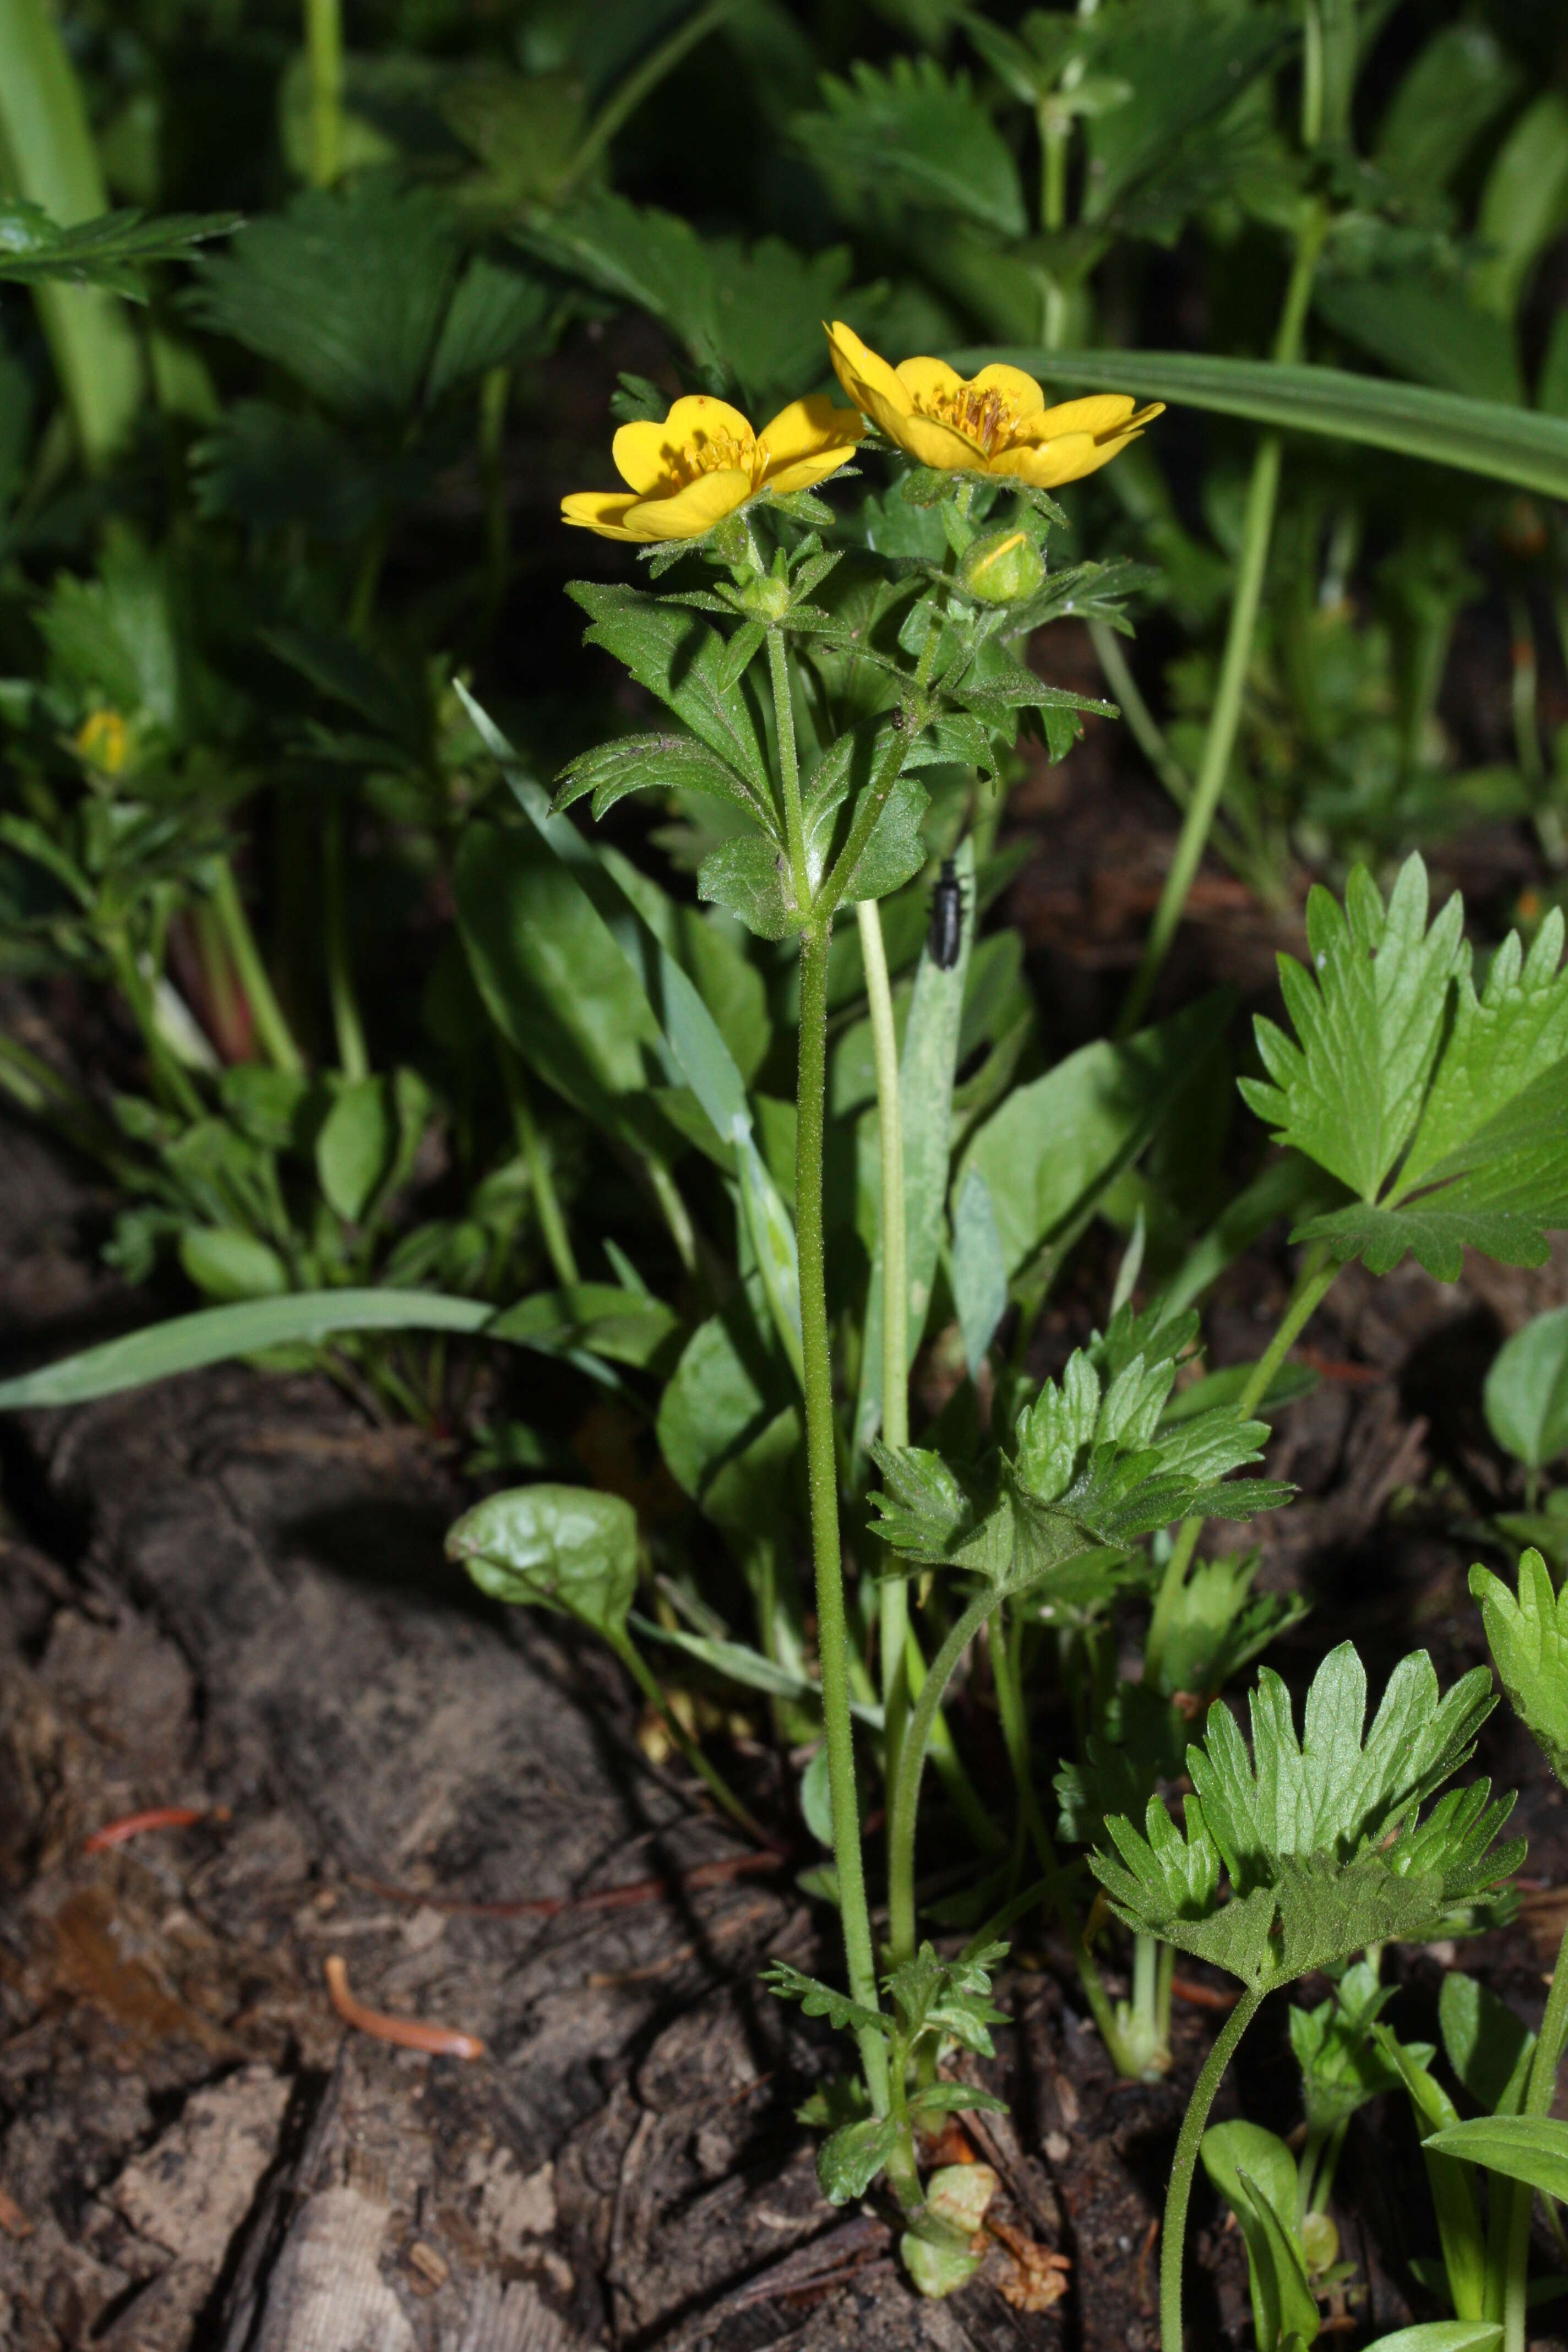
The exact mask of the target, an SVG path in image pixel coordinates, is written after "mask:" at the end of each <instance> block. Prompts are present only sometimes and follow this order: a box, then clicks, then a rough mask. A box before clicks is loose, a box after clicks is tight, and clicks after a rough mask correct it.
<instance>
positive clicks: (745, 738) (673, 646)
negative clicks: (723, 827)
mask: <svg viewBox="0 0 1568 2352" xmlns="http://www.w3.org/2000/svg"><path fill="white" fill-rule="evenodd" d="M566 593H567V594H568V595H569V596H571V597H572V598H573V600H574V602H575V603H576V604H581V606H582V607H583V610H584V612H585V613H586V614H588V615H589V618H590V620H591V621H592V624H593V625H592V627H591V628H589V629H588V630H587V631H586V632H585V633H584V642H585V643H586V644H588V645H591V646H603V647H604V648H605V652H606V653H610V654H613V655H614V656H615V657H616V660H617V661H618V662H620V663H622V664H624V666H625V667H626V668H627V669H628V670H629V671H630V672H631V674H632V676H633V677H635V678H636V680H637V684H638V685H639V686H642V687H646V688H647V691H648V692H649V693H650V694H654V695H657V696H658V699H659V700H660V701H661V702H663V703H666V704H667V705H668V708H669V709H671V710H673V711H674V713H675V715H676V717H677V718H678V719H681V720H683V721H684V722H685V724H686V725H687V726H688V727H689V728H690V730H691V731H692V733H693V734H694V735H696V736H698V737H699V738H700V740H701V741H702V742H704V743H706V744H707V746H708V748H709V750H710V751H714V752H716V753H717V754H718V756H719V758H720V759H721V761H723V762H724V764H725V765H726V766H727V767H730V768H732V769H734V771H735V772H736V773H737V774H738V775H739V776H740V777H741V778H742V781H743V782H745V783H746V784H747V785H748V786H749V787H750V789H751V790H752V793H754V794H755V796H756V799H757V802H758V803H759V805H760V806H761V807H763V808H765V809H768V810H770V811H771V809H772V807H773V792H772V788H771V786H770V783H769V781H768V771H767V763H766V761H764V759H763V749H762V742H761V739H760V737H759V734H758V730H757V723H756V719H755V718H754V717H753V715H752V707H751V704H750V703H749V702H748V701H747V699H746V697H745V692H744V689H743V688H742V686H741V685H739V684H738V683H735V682H733V681H731V683H730V684H728V685H726V684H724V683H723V677H722V672H723V663H724V656H725V650H726V649H725V644H724V640H723V638H722V637H721V636H720V635H719V634H718V632H717V631H716V630H714V629H711V628H710V627H709V625H708V624H707V623H706V622H705V621H700V620H694V619H692V618H691V617H690V616H689V615H688V614H685V613H683V612H681V611H680V610H679V608H678V607H676V606H674V605H670V604H661V603H660V602H659V601H658V599H657V598H655V597H652V596H645V595H643V594H641V593H639V592H638V591H637V589H635V588H625V587H619V586H616V587H610V586H601V585H599V584H597V583H595V582H593V581H587V580H576V581H574V582H573V583H572V584H571V586H570V587H569V588H568V590H567V592H566ZM779 837H781V838H782V835H780V836H779Z"/></svg>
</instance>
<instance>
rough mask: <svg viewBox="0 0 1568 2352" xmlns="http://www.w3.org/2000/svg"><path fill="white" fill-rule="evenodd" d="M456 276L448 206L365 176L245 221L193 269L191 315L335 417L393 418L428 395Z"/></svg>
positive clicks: (422, 192) (454, 233)
mask: <svg viewBox="0 0 1568 2352" xmlns="http://www.w3.org/2000/svg"><path fill="white" fill-rule="evenodd" d="M457 268H458V223H457V220H456V218H455V216H454V215H453V212H452V210H451V207H450V206H449V205H446V204H445V203H443V201H442V199H441V198H440V197H439V196H438V195H437V194H436V193H435V191H434V190H433V189H430V188H399V187H398V186H396V185H395V183H393V182H391V181H390V180H389V179H387V178H386V177H385V176H384V174H381V173H362V174H361V175H359V176H358V177H356V178H354V179H353V180H351V181H348V182H347V183H345V184H344V185H343V186H342V187H341V188H336V189H331V190H329V189H325V188H310V189H307V190H306V191H305V192H304V194H301V195H298V196H296V197H295V198H294V200H293V201H292V203H291V204H290V205H289V208H288V210H287V211H286V212H283V213H279V214H274V215H268V217H266V218H264V219H261V220H257V221H253V222H251V223H250V225H249V226H247V227H246V228H244V229H242V230H241V231H240V233H239V235H238V236H237V237H236V238H235V240H234V243H233V245H232V246H231V247H230V248H229V250H228V252H227V253H226V254H224V255H222V256H221V257H218V258H216V259H215V260H209V261H204V262H203V263H202V264H201V276H200V282H199V283H198V285H197V286H196V287H195V288H194V289H192V292H191V294H190V297H189V308H190V309H191V310H192V312H193V313H194V315H195V318H196V319H197V320H199V322H200V323H201V324H202V325H203V326H204V327H206V328H209V329H210V330H211V331H213V332H214V333H216V334H222V335H231V336H232V337H233V338H234V340H235V341H237V342H239V343H243V344H244V345H245V347H246V349H247V351H251V352H257V353H258V356H259V357H261V358H262V359H268V360H275V361H276V362H278V364H279V366H280V367H282V368H285V369H287V371H288V372H289V374H290V375H291V376H293V377H294V379H295V381H296V382H297V383H301V384H303V385H304V387H305V389H306V390H307V392H310V393H311V394H314V395H315V397H316V398H317V399H318V400H320V401H321V402H323V403H324V404H325V405H326V406H327V407H329V408H331V409H333V410H335V411H336V412H337V413H338V414H340V415H344V416H350V417H356V418H357V417H369V416H388V417H392V416H399V415H405V414H406V413H407V412H408V411H410V410H411V409H413V408H414V407H415V405H416V403H417V402H418V400H419V398H420V395H421V394H422V393H423V391H424V389H425V382H426V370H427V369H428V367H429V364H430V361H431V357H432V354H433V352H434V351H435V348H436V341H437V335H438V333H439V331H440V328H441V322H442V320H443V318H444V316H445V314H446V310H447V302H448V300H449V299H450V297H451V293H452V289H453V284H454V281H455V279H456V277H457Z"/></svg>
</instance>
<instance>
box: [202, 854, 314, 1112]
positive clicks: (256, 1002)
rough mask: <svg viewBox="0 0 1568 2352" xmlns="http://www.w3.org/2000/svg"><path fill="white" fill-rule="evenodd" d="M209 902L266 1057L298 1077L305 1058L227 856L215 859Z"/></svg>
mask: <svg viewBox="0 0 1568 2352" xmlns="http://www.w3.org/2000/svg"><path fill="white" fill-rule="evenodd" d="M212 903H213V912H214V913H215V914H216V917H217V920H218V928H219V930H220V931H221V932H222V935H223V940H224V945H225V946H226V948H227V950H228V952H229V955H230V957H231V958H232V960H233V963H234V969H235V971H236V973H237V976H238V979H239V984H240V986H241V988H242V989H243V990H244V991H245V997H246V1002H247V1004H248V1005H249V1007H250V1017H251V1019H252V1020H253V1021H254V1022H255V1024H256V1034H257V1035H258V1037H259V1038H260V1040H261V1043H262V1045H263V1047H264V1048H265V1050H266V1054H267V1058H268V1061H269V1062H270V1063H271V1065H272V1066H273V1068H274V1069H275V1070H286V1071H288V1073H289V1076H291V1077H298V1076H300V1074H301V1073H302V1072H303V1070H304V1067H305V1057H304V1055H302V1054H301V1053H300V1048H299V1046H298V1045H296V1044H295V1043H294V1033H293V1031H292V1030H291V1029H290V1028H289V1024H288V1022H287V1021H286V1020H285V1019H284V1017H283V1007H282V1006H281V1005H280V1004H279V1002H278V998H277V994H276V992H275V991H274V989H273V986H272V981H271V977H270V975H269V973H268V970H267V966H266V965H265V963H263V961H262V960H261V950H260V949H259V948H258V946H257V944H256V934H255V932H254V931H253V930H252V929H251V928H250V918H249V917H248V915H247V913H246V911H245V901H244V900H243V899H242V898H241V897H240V895H239V885H238V884H237V882H236V880H235V878H234V868H233V866H231V865H230V864H229V861H228V859H227V858H226V857H220V858H219V859H218V861H217V880H216V885H215V886H214V889H213V894H212Z"/></svg>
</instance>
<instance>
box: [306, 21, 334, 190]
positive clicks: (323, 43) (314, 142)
mask: <svg viewBox="0 0 1568 2352" xmlns="http://www.w3.org/2000/svg"><path fill="white" fill-rule="evenodd" d="M305 55H306V58H307V61H308V63H309V67H310V178H311V180H312V181H313V182H314V184H315V185H316V186H317V187H318V188H330V187H331V184H332V183H333V181H334V180H335V179H336V178H337V176H338V173H339V172H340V171H341V170H342V158H343V19H342V0H305Z"/></svg>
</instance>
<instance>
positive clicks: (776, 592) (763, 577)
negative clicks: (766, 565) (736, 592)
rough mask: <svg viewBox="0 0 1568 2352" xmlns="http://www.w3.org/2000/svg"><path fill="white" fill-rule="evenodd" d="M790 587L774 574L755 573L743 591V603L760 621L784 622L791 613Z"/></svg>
mask: <svg viewBox="0 0 1568 2352" xmlns="http://www.w3.org/2000/svg"><path fill="white" fill-rule="evenodd" d="M789 599H790V585H789V582H788V581H787V580H780V579H778V578H776V577H775V576H774V574H773V573H772V572H755V573H753V574H752V578H751V579H750V580H748V581H747V583H746V584H745V586H744V587H743V588H742V591H741V602H742V604H744V606H745V608H746V610H747V612H748V613H751V614H754V615H755V617H756V618H757V619H758V620H759V621H782V620H783V619H784V614H786V613H787V612H788V611H789Z"/></svg>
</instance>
